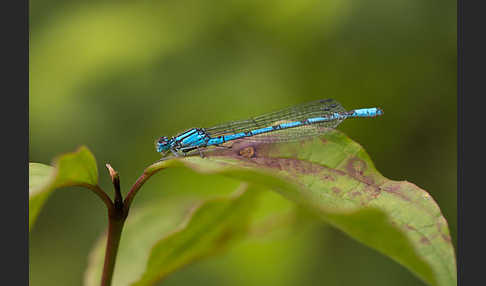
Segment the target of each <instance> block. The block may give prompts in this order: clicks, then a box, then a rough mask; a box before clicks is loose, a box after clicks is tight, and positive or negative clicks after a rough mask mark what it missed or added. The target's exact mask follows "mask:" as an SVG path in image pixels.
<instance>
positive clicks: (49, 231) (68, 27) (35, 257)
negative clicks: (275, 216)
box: [29, 0, 457, 286]
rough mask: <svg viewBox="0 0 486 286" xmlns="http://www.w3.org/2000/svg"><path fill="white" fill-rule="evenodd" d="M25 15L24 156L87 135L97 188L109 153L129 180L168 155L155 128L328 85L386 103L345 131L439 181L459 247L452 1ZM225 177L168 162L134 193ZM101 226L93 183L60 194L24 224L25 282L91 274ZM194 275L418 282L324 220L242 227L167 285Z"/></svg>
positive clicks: (143, 5)
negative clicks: (247, 234)
mask: <svg viewBox="0 0 486 286" xmlns="http://www.w3.org/2000/svg"><path fill="white" fill-rule="evenodd" d="M30 29H31V32H30V102H29V103H30V104H29V105H30V118H29V123H30V161H33V162H42V163H50V162H51V160H52V159H53V158H54V157H55V156H56V155H58V154H60V153H63V152H69V151H73V150H74V149H75V148H76V147H78V146H79V145H82V144H83V145H87V146H88V147H89V148H90V149H91V150H92V151H93V153H94V154H95V156H96V157H97V160H98V165H99V166H98V168H99V170H100V180H101V185H102V187H103V188H105V189H106V190H109V191H111V185H110V182H109V178H108V175H107V172H105V170H104V163H107V162H109V163H111V164H112V166H114V167H115V168H116V169H117V170H118V171H119V173H120V176H121V180H122V188H123V190H124V191H125V192H126V190H127V189H128V188H129V186H130V184H131V183H133V182H134V181H135V180H136V178H137V177H138V175H139V174H140V173H141V172H142V170H143V169H144V167H145V166H147V165H148V164H149V163H151V162H153V161H155V160H157V159H158V158H159V157H158V154H157V153H156V152H155V151H154V141H155V139H156V138H157V137H159V136H161V135H167V136H169V135H174V134H176V133H177V132H179V131H183V130H184V129H185V128H189V127H205V126H210V125H213V124H217V123H221V122H223V121H230V120H237V119H245V118H247V117H249V116H254V115H259V114H260V113H264V112H268V111H273V110H275V109H279V108H282V107H287V106H289V105H293V104H298V103H303V102H306V101H311V100H316V99H322V98H335V99H337V100H338V101H340V102H341V103H342V104H343V105H344V106H345V107H346V108H347V109H352V108H359V107H372V106H379V107H382V108H383V109H384V111H385V115H384V116H383V117H380V118H376V119H374V120H349V121H346V122H344V123H343V124H341V125H340V127H339V129H340V130H342V131H344V132H345V133H346V134H347V135H348V136H349V137H351V138H352V139H354V140H355V141H357V142H359V143H360V144H362V145H363V146H364V148H365V149H366V150H367V151H368V153H369V154H370V156H371V158H372V159H373V161H374V163H375V165H376V167H377V169H378V170H379V171H380V172H381V173H382V174H383V175H384V176H386V177H388V178H390V179H394V180H407V181H411V182H413V183H415V184H417V185H418V186H420V187H421V188H423V189H425V190H427V191H428V192H430V194H431V195H432V197H433V198H434V199H435V200H436V201H437V202H438V204H439V206H440V207H441V209H442V212H443V214H444V216H445V217H446V219H447V220H448V222H449V226H450V230H451V234H452V238H453V242H454V245H457V244H456V230H457V222H456V180H457V178H456V158H457V153H456V142H457V140H456V134H457V125H456V118H457V117H456V116H457V113H456V65H457V61H456V2H455V1H452V0H446V1H439V0H431V1H420V0H396V1H386V0H367V1H364V0H361V1H360V0H327V1H326V0H321V1H319V0H298V1H297V0H279V1H276V0H267V1H257V0H227V1H218V0H208V1H196V0H178V1H174V0H170V1H108V0H104V1H92V0H90V1H82V2H79V1H71V0H64V1H61V0H44V1H39V0H33V1H30ZM228 185H231V186H232V187H233V184H230V183H228ZM226 186H227V184H226V183H225V181H224V180H223V179H221V178H219V177H217V176H216V177H209V178H206V177H203V176H201V175H197V174H193V173H191V172H189V171H182V170H169V171H167V172H164V173H163V174H160V175H158V176H156V177H154V178H153V179H152V180H151V181H149V182H148V183H147V184H146V185H145V187H144V189H142V191H141V192H140V194H139V196H138V197H137V199H136V201H135V207H136V206H137V205H138V206H142V205H143V204H144V203H146V202H149V201H151V200H154V199H158V198H163V197H164V196H176V195H191V196H201V197H211V196H214V195H217V194H218V193H222V192H227V191H228V190H227V189H228V188H227V187H226ZM274 200H275V202H273V204H276V205H278V202H276V201H278V200H283V199H281V198H279V197H278V196H274ZM269 204H272V202H269ZM105 227H106V216H105V209H104V206H103V204H102V203H101V202H100V201H99V200H98V199H97V198H96V197H95V196H93V195H92V193H90V192H87V191H86V190H84V189H75V188H70V189H64V190H61V191H58V192H55V193H54V194H53V195H52V196H51V198H50V200H49V201H48V202H47V204H46V205H45V208H44V209H43V210H42V212H41V214H40V216H39V219H38V221H37V223H36V225H35V227H34V229H33V231H32V232H31V235H30V281H31V285H34V286H40V285H82V279H83V274H84V269H85V268H86V265H87V255H88V253H89V251H90V250H91V247H92V245H93V243H94V242H95V241H96V239H97V238H98V237H99V235H100V234H101V233H102V232H103V231H104V229H105ZM115 275H116V270H115ZM193 284H197V285H423V283H422V282H421V281H420V280H418V279H417V278H415V277H414V276H413V275H412V274H410V273H409V272H408V271H407V270H406V269H404V268H402V267H401V266H399V265H398V264H397V263H395V262H393V261H392V260H391V259H389V258H387V257H384V256H382V255H380V254H378V253H377V252H375V251H374V250H371V249H368V248H366V247H364V246H362V245H361V244H359V243H357V242H355V241H354V240H352V239H351V238H348V237H347V236H345V235H344V234H342V233H341V232H339V231H337V230H334V229H332V228H330V227H328V226H326V225H324V224H322V223H316V222H315V221H314V222H312V223H310V224H308V225H307V226H306V227H303V228H298V229H296V228H295V227H294V226H289V227H288V228H287V229H282V231H278V232H272V233H271V234H269V235H268V236H265V237H262V238H260V239H249V240H245V241H242V242H241V243H238V244H237V245H236V246H235V247H233V248H231V249H230V250H229V251H228V252H225V253H223V254H221V255H217V256H214V257H211V258H208V259H206V260H203V261H200V262H197V263H194V264H192V265H190V266H189V267H186V268H184V269H182V270H180V271H178V272H176V273H174V274H173V275H171V276H170V277H169V278H168V279H167V280H166V281H165V283H164V284H163V285H193Z"/></svg>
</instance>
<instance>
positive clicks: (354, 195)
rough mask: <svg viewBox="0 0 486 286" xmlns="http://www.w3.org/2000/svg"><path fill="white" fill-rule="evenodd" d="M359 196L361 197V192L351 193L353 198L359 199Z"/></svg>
mask: <svg viewBox="0 0 486 286" xmlns="http://www.w3.org/2000/svg"><path fill="white" fill-rule="evenodd" d="M359 195H361V193H360V192H352V193H351V196H352V197H353V198H354V197H357V196H359Z"/></svg>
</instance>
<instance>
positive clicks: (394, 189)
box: [383, 183, 411, 202]
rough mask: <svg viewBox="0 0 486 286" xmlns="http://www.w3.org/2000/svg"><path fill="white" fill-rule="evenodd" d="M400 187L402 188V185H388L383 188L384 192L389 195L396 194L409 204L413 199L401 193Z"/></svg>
mask: <svg viewBox="0 0 486 286" xmlns="http://www.w3.org/2000/svg"><path fill="white" fill-rule="evenodd" d="M400 187H401V185H400V183H398V184H392V185H388V186H387V187H386V188H383V190H384V191H385V192H387V193H390V194H394V195H396V196H398V197H400V198H401V199H403V200H405V201H407V202H410V201H411V199H410V198H409V197H407V196H406V195H404V194H403V193H402V192H401V191H400Z"/></svg>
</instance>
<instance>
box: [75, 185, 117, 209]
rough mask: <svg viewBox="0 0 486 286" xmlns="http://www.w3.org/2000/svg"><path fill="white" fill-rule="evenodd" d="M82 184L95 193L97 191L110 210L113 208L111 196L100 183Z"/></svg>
mask: <svg viewBox="0 0 486 286" xmlns="http://www.w3.org/2000/svg"><path fill="white" fill-rule="evenodd" d="M80 186H82V187H85V188H88V189H90V190H91V191H93V193H95V194H96V195H97V196H98V197H99V198H100V199H101V200H102V201H103V202H104V203H105V205H106V207H107V208H108V211H110V209H111V208H113V202H112V201H111V199H110V197H109V196H108V195H107V194H106V193H105V191H103V190H102V189H101V188H100V187H99V186H98V185H90V184H81V185H80Z"/></svg>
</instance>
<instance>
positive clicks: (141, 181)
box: [123, 173, 154, 211]
mask: <svg viewBox="0 0 486 286" xmlns="http://www.w3.org/2000/svg"><path fill="white" fill-rule="evenodd" d="M153 174H154V173H150V174H147V173H143V174H142V175H141V176H140V177H139V178H138V179H137V181H136V182H135V184H133V186H132V188H131V189H130V191H129V192H128V194H127V196H126V197H125V200H124V201H123V207H124V208H125V209H126V210H127V211H128V209H130V205H131V204H132V201H133V198H134V197H135V195H136V194H137V192H138V190H140V187H142V186H143V184H145V182H146V181H147V180H148V178H150V177H151V176H152V175H153Z"/></svg>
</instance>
